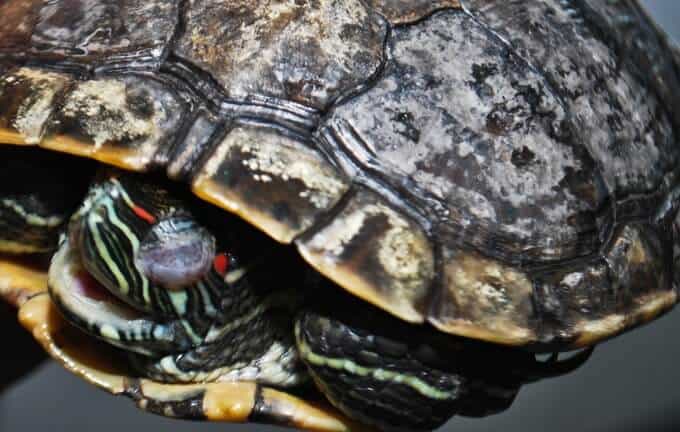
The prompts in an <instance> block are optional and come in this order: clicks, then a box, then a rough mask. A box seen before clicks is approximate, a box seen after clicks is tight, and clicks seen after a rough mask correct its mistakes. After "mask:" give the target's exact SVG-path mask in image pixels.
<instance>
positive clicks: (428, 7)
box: [367, 0, 460, 24]
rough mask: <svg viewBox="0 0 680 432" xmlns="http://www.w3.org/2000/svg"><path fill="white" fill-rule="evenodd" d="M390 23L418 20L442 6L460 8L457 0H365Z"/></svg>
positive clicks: (405, 22)
mask: <svg viewBox="0 0 680 432" xmlns="http://www.w3.org/2000/svg"><path fill="white" fill-rule="evenodd" d="M367 3H368V4H370V5H371V6H372V7H373V8H374V9H375V10H377V11H378V12H380V13H381V14H382V15H383V16H385V17H386V18H387V19H388V20H389V21H390V22H391V23H392V24H407V23H411V22H414V21H418V20H420V19H422V18H424V17H426V16H427V15H428V14H430V13H432V12H434V11H436V10H438V9H443V8H460V1H459V0H367Z"/></svg>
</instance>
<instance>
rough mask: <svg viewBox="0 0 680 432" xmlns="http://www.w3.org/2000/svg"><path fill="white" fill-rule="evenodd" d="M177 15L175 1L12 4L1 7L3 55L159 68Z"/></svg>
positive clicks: (16, 0)
mask: <svg viewBox="0 0 680 432" xmlns="http://www.w3.org/2000/svg"><path fill="white" fill-rule="evenodd" d="M177 13H178V5H177V2H174V1H170V0H162V1H153V2H148V1H143V0H132V1H125V2H110V1H106V0H69V1H58V2H44V1H29V0H9V1H6V2H3V5H0V40H1V41H2V42H0V53H8V54H13V55H17V56H27V55H30V56H31V57H38V58H42V59H45V60H51V61H53V60H58V61H64V62H66V63H73V64H78V65H81V66H87V67H93V66H95V65H110V64H116V63H126V64H127V65H131V64H133V63H134V62H151V63H154V62H155V63H156V65H158V64H159V62H160V59H161V57H162V55H163V53H164V51H165V49H166V46H167V44H168V42H169V41H170V38H171V36H172V34H173V31H174V27H175V25H176V24H177V17H178V15H177Z"/></svg>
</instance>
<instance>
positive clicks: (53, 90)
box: [0, 67, 72, 145]
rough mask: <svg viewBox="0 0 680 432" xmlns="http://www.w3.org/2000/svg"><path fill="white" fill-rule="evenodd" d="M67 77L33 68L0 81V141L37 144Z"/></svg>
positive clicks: (16, 70)
mask: <svg viewBox="0 0 680 432" xmlns="http://www.w3.org/2000/svg"><path fill="white" fill-rule="evenodd" d="M71 81H72V79H71V77H70V76H68V75H65V74H61V73H56V72H48V71H44V70H40V69H35V68H27V67H22V68H17V69H14V70H12V71H10V72H8V73H7V74H4V75H3V76H2V77H0V141H2V142H5V143H12V144H18V145H22V144H25V145H35V144H40V142H41V141H42V139H43V135H44V133H45V127H46V125H47V121H48V119H49V117H50V116H51V115H52V113H53V111H54V107H55V102H56V100H57V98H58V97H59V96H60V94H61V93H62V92H63V91H64V90H65V89H66V88H67V86H69V85H70V83H71Z"/></svg>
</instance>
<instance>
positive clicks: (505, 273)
mask: <svg viewBox="0 0 680 432" xmlns="http://www.w3.org/2000/svg"><path fill="white" fill-rule="evenodd" d="M442 256H443V270H442V273H443V277H442V280H443V282H442V285H443V286H442V288H441V289H440V291H439V292H438V295H437V296H435V297H433V299H434V301H433V302H432V303H431V305H430V311H429V321H430V322H431V323H432V324H433V325H434V326H435V327H437V328H438V329H440V330H442V331H445V332H447V333H453V334H457V335H462V336H466V337H471V338H474V339H483V340H487V341H491V342H496V343H503V344H509V345H525V344H527V343H529V342H532V341H534V340H535V339H536V336H537V335H536V333H535V332H534V330H533V328H532V323H531V321H530V320H531V317H532V315H533V306H532V294H533V285H532V281H531V279H530V278H529V276H528V275H527V274H526V273H523V272H522V271H520V270H518V269H515V268H513V267H508V266H506V265H504V264H502V263H500V262H498V261H495V260H493V259H489V258H485V257H482V256H480V255H478V254H476V253H473V252H465V251H459V250H456V249H454V248H446V247H445V248H444V252H443V254H442Z"/></svg>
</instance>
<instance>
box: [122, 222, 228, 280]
mask: <svg viewBox="0 0 680 432" xmlns="http://www.w3.org/2000/svg"><path fill="white" fill-rule="evenodd" d="M214 258H215V238H214V237H213V236H212V234H210V232H208V230H206V229H205V228H203V227H201V226H200V225H198V224H197V223H196V222H194V221H193V220H192V219H189V218H187V217H182V216H177V217H171V218H168V219H163V220H161V221H159V222H158V223H157V224H155V225H154V226H153V227H152V228H151V230H150V231H149V233H148V234H147V235H146V236H145V237H144V239H143V240H142V243H141V245H140V247H139V250H138V251H137V254H136V256H135V262H136V264H137V267H138V268H139V270H140V271H142V272H143V273H144V274H145V275H146V276H147V277H148V278H149V279H150V280H152V281H154V282H156V283H158V284H161V285H163V286H164V287H165V288H168V289H177V288H183V287H186V286H187V285H191V284H192V283H194V282H196V281H198V280H199V279H201V277H203V275H205V273H206V272H208V271H209V270H210V268H211V266H212V264H213V260H214Z"/></svg>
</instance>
